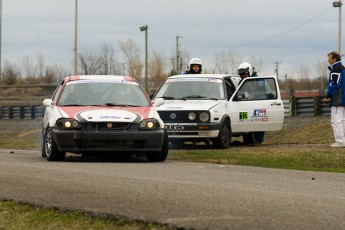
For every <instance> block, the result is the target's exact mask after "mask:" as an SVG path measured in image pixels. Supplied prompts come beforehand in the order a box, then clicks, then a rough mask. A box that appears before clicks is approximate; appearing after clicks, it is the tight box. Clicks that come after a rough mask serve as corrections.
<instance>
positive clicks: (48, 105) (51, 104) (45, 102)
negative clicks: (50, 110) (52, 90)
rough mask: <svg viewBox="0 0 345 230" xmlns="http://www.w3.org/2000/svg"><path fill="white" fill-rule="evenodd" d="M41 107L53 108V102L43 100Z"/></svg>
mask: <svg viewBox="0 0 345 230" xmlns="http://www.w3.org/2000/svg"><path fill="white" fill-rule="evenodd" d="M43 105H44V106H45V107H53V106H54V102H53V101H52V99H49V98H48V99H44V100H43Z"/></svg>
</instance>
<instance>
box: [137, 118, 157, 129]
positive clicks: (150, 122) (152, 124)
mask: <svg viewBox="0 0 345 230" xmlns="http://www.w3.org/2000/svg"><path fill="white" fill-rule="evenodd" d="M160 127H161V125H160V123H159V121H158V120H156V119H146V120H142V121H141V122H140V123H139V129H159V128H160Z"/></svg>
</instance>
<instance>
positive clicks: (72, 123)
mask: <svg viewBox="0 0 345 230" xmlns="http://www.w3.org/2000/svg"><path fill="white" fill-rule="evenodd" d="M55 127H56V128H58V129H80V128H81V125H80V123H79V121H77V120H76V119H73V118H61V119H59V120H57V121H56V125H55Z"/></svg>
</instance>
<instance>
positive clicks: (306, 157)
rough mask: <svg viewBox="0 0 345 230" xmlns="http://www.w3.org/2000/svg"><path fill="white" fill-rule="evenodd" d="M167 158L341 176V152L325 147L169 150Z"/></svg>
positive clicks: (344, 165) (344, 160) (343, 163)
mask: <svg viewBox="0 0 345 230" xmlns="http://www.w3.org/2000/svg"><path fill="white" fill-rule="evenodd" d="M169 159H171V160H179V161H189V162H205V163H216V164H231V165H246V166H257V167H266V168H281V169H295V170H309V171H325V172H341V173H345V153H344V151H342V149H333V148H330V147H328V146H325V145H323V146H322V147H320V146H312V147H310V146H299V148H298V147H297V146H296V147H295V148H294V147H293V146H290V147H289V146H286V145H285V148H284V145H283V147H282V146H276V145H267V146H258V147H230V148H229V149H226V150H224V149H223V150H215V149H206V150H205V149H195V150H170V152H169Z"/></svg>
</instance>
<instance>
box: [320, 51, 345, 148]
mask: <svg viewBox="0 0 345 230" xmlns="http://www.w3.org/2000/svg"><path fill="white" fill-rule="evenodd" d="M328 63H329V64H330V66H329V67H328V69H329V70H330V73H329V78H328V86H327V96H326V98H325V103H326V104H329V106H330V107H331V125H332V129H333V134H334V139H335V143H333V144H331V145H330V146H331V147H338V148H339V147H340V148H341V147H345V80H344V77H345V67H344V66H343V65H342V63H341V56H340V54H338V53H337V52H336V51H332V52H330V53H329V54H328Z"/></svg>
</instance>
